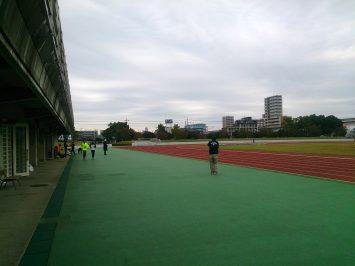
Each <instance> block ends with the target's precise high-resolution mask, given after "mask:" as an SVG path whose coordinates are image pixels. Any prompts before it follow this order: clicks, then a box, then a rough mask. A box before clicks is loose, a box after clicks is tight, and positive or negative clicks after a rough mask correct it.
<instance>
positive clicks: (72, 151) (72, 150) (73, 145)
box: [70, 142, 75, 155]
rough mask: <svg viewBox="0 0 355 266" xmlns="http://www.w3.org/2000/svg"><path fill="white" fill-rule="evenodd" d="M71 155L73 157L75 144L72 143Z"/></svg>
mask: <svg viewBox="0 0 355 266" xmlns="http://www.w3.org/2000/svg"><path fill="white" fill-rule="evenodd" d="M70 146H71V155H75V144H74V142H72V143H71V145H70Z"/></svg>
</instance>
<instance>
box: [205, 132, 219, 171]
mask: <svg viewBox="0 0 355 266" xmlns="http://www.w3.org/2000/svg"><path fill="white" fill-rule="evenodd" d="M207 146H208V147H209V153H210V156H209V161H210V169H211V175H216V174H217V173H218V172H217V163H218V148H219V143H218V141H217V139H216V137H212V140H210V141H209V142H208V144H207Z"/></svg>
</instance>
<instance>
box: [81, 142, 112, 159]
mask: <svg viewBox="0 0 355 266" xmlns="http://www.w3.org/2000/svg"><path fill="white" fill-rule="evenodd" d="M107 147H108V145H107V141H106V139H105V140H104V142H103V149H104V155H107ZM88 149H90V151H91V159H92V160H95V152H96V143H95V142H94V141H92V142H91V143H90V144H88V143H87V142H86V141H85V140H83V142H82V143H81V145H80V148H79V149H78V153H82V155H83V160H86V152H87V150H88Z"/></svg>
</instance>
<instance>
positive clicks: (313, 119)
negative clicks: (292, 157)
mask: <svg viewBox="0 0 355 266" xmlns="http://www.w3.org/2000/svg"><path fill="white" fill-rule="evenodd" d="M101 134H102V136H103V137H104V138H106V139H108V140H113V141H125V140H134V139H138V138H158V139H161V140H168V139H201V138H202V139H203V138H210V137H211V136H212V135H214V136H216V137H217V138H229V137H231V133H230V132H227V131H226V130H223V129H222V130H219V131H215V132H208V133H201V132H194V131H189V130H186V129H184V128H181V127H179V125H177V124H175V125H174V126H173V128H172V129H171V133H169V132H167V131H166V129H165V127H164V125H163V124H159V125H158V127H157V129H156V131H155V132H150V131H144V132H138V131H135V130H134V129H132V128H130V127H129V125H128V123H127V122H113V123H110V124H108V128H106V129H105V130H103V131H102V132H101ZM345 134H346V129H345V128H344V126H343V123H342V121H341V120H340V119H339V118H337V117H335V116H333V115H330V116H324V115H315V114H313V115H309V116H300V117H297V118H292V117H289V116H284V117H283V120H282V126H281V129H279V130H277V131H273V130H271V129H268V128H261V129H260V130H259V131H258V132H252V131H248V130H243V129H242V130H237V131H235V132H233V133H232V137H234V138H259V137H319V136H345Z"/></svg>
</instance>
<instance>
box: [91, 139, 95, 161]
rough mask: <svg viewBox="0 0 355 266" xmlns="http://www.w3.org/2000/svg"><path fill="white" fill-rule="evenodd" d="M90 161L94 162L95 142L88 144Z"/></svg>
mask: <svg viewBox="0 0 355 266" xmlns="http://www.w3.org/2000/svg"><path fill="white" fill-rule="evenodd" d="M90 150H91V159H93V160H95V151H96V144H95V142H91V143H90Z"/></svg>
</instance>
